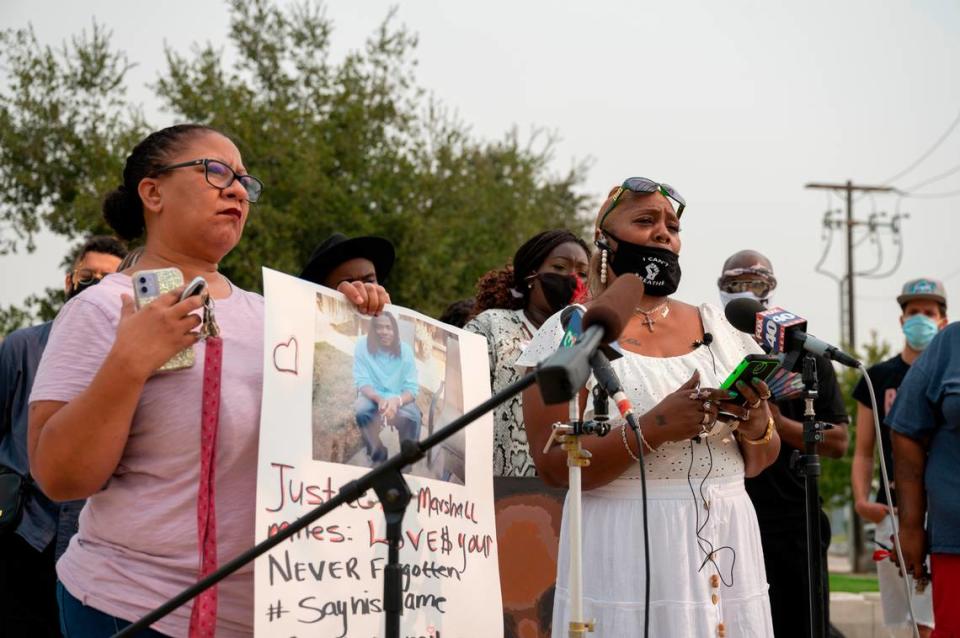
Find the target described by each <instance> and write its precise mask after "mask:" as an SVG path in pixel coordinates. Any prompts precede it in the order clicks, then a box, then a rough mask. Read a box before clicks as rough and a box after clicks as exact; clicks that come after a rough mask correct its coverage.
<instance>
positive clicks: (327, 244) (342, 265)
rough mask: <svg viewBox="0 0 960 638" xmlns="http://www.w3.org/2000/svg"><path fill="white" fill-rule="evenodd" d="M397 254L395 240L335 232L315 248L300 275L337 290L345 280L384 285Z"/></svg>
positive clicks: (302, 277)
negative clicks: (392, 242)
mask: <svg viewBox="0 0 960 638" xmlns="http://www.w3.org/2000/svg"><path fill="white" fill-rule="evenodd" d="M395 257H396V251H395V250H394V248H393V244H391V243H390V242H389V241H388V240H386V239H383V238H382V237H353V238H348V237H347V236H346V235H344V234H342V233H333V234H332V235H330V236H329V237H327V238H326V239H325V240H324V241H323V242H321V243H320V245H319V246H317V247H316V248H314V250H313V253H312V254H311V255H310V258H309V259H308V260H307V263H306V265H305V266H304V267H303V271H301V273H300V278H301V279H306V280H307V281H312V282H313V283H315V284H320V285H321V286H326V287H327V288H333V289H334V290H336V289H337V287H338V286H339V285H340V284H342V283H344V282H347V283H354V282H360V283H365V284H375V285H381V286H382V285H383V284H384V283H385V282H386V281H387V277H389V276H390V271H391V270H392V269H393V262H394V259H395ZM388 303H389V301H388Z"/></svg>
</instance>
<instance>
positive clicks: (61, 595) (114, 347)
mask: <svg viewBox="0 0 960 638" xmlns="http://www.w3.org/2000/svg"><path fill="white" fill-rule="evenodd" d="M262 189H263V185H262V183H261V182H260V181H259V180H258V179H257V178H255V177H253V176H252V175H250V174H249V173H248V172H247V170H246V168H245V167H244V162H243V159H242V157H241V154H240V150H239V149H238V148H237V146H236V145H235V144H234V142H233V141H232V140H231V139H230V138H229V137H227V136H226V135H224V134H223V133H220V132H219V131H217V130H215V129H212V128H210V127H208V126H204V125H198V124H178V125H175V126H170V127H167V128H164V129H161V130H159V131H155V132H153V133H151V134H150V135H148V136H147V137H146V138H144V139H143V140H141V141H140V142H139V143H138V144H137V145H136V146H135V147H134V148H133V150H132V151H131V153H130V155H129V156H128V157H127V159H126V163H125V165H124V169H123V181H122V183H121V185H120V186H119V187H118V188H117V189H115V190H113V191H111V192H110V193H109V194H108V195H107V196H106V198H105V200H104V205H103V212H104V217H105V218H106V220H107V222H108V223H109V224H110V225H111V227H112V228H113V229H114V230H115V231H116V232H117V234H118V235H119V236H121V237H123V238H125V239H127V240H131V241H132V240H135V239H137V238H139V237H140V236H141V235H144V234H145V235H146V241H145V244H144V251H143V254H142V255H141V257H140V260H139V261H138V262H137V264H136V266H135V269H136V270H138V271H142V270H154V269H164V268H176V269H178V270H180V272H181V274H182V275H183V278H184V281H192V280H193V279H194V278H195V277H197V276H202V277H203V278H204V279H205V280H206V282H207V291H208V294H209V300H210V302H211V303H212V305H213V314H214V316H215V318H216V323H217V325H218V326H219V337H220V338H219V340H218V341H213V342H211V341H209V340H206V341H203V340H201V335H200V333H199V331H198V329H199V328H200V325H201V322H202V319H201V317H200V316H199V314H200V313H198V312H197V311H198V310H199V309H200V307H201V305H202V304H204V303H205V301H206V300H205V299H204V298H203V297H201V296H200V295H195V296H191V297H188V298H186V299H183V300H181V299H180V294H181V292H182V289H177V290H174V291H171V292H168V293H164V294H161V295H159V296H158V297H157V298H156V299H155V300H154V301H152V302H151V303H149V304H148V305H145V306H143V307H142V308H140V309H139V310H137V309H135V306H134V302H133V298H132V296H131V293H133V281H132V279H131V276H130V275H131V272H130V271H125V272H123V273H116V274H113V275H108V276H107V277H105V278H104V279H103V281H102V282H101V283H100V284H99V285H97V286H95V287H94V288H92V289H90V290H88V291H87V292H86V293H85V294H83V295H80V296H78V297H77V298H75V299H72V300H71V301H70V302H69V303H67V305H66V306H64V308H63V310H62V311H61V312H60V315H59V316H58V317H57V319H56V321H55V322H54V326H53V329H52V331H51V334H50V340H49V342H48V344H47V348H46V351H45V352H44V356H43V359H42V360H41V362H40V367H39V369H38V370H37V376H36V380H35V382H34V387H33V392H32V393H31V395H30V416H29V438H28V449H29V454H30V466H31V468H32V470H33V474H34V477H35V478H36V480H37V483H38V484H39V485H40V486H41V488H42V489H43V490H44V491H45V492H46V493H47V494H48V495H49V496H50V497H51V498H53V499H55V500H67V499H76V498H87V504H86V505H85V507H84V509H83V511H82V513H81V515H80V531H79V533H78V534H77V535H76V536H74V538H73V539H72V540H71V542H70V546H69V547H68V548H67V551H66V553H65V554H64V555H63V557H62V558H61V559H60V560H59V561H58V562H57V576H58V578H59V582H58V586H57V596H58V602H59V606H60V622H61V627H62V628H63V630H64V632H65V633H66V634H67V635H69V636H70V637H71V638H100V637H102V636H107V635H112V634H114V633H116V631H117V630H118V629H122V628H124V627H127V626H129V624H130V623H131V621H135V620H136V619H138V618H140V617H141V616H143V615H144V614H146V613H147V612H149V611H151V610H153V609H154V608H156V607H158V606H159V605H161V604H162V603H164V602H166V601H167V600H168V599H170V598H172V597H173V596H175V595H176V594H178V593H180V592H181V591H182V590H183V589H185V588H186V587H188V586H189V585H191V584H193V583H194V582H196V581H197V580H198V579H199V578H200V577H202V576H204V575H206V574H208V573H210V572H212V571H213V570H214V569H215V568H216V567H217V565H218V564H219V563H218V560H228V559H230V558H233V557H235V556H237V555H239V554H240V553H241V552H242V551H244V550H246V549H248V548H249V547H250V546H252V545H253V543H254V538H255V534H254V508H253V507H252V504H253V499H254V494H255V492H256V474H257V449H258V438H259V430H260V401H261V396H262V387H263V347H264V346H263V320H264V305H263V297H261V296H260V295H258V294H255V293H252V292H248V291H245V290H242V289H240V288H238V287H237V286H235V285H234V284H233V283H232V282H231V281H230V280H229V279H228V278H227V277H226V276H224V275H223V274H222V273H220V271H219V264H220V261H221V260H222V259H223V258H224V257H225V256H226V255H227V254H228V253H229V252H230V251H231V250H232V249H233V248H234V247H235V246H236V245H237V243H238V242H239V241H240V238H241V236H242V234H243V229H244V226H245V224H246V221H247V217H248V215H250V214H252V210H251V204H252V203H253V202H256V201H257V200H258V199H259V198H260V195H261V194H262ZM338 290H339V291H340V292H341V293H343V294H344V295H345V296H346V297H347V299H348V300H349V301H350V302H351V303H352V304H353V305H355V306H357V307H358V308H360V309H362V311H364V312H366V313H368V314H374V315H375V314H377V313H379V312H380V310H382V308H383V304H384V295H383V294H382V293H383V289H382V288H380V287H379V286H377V285H375V284H363V283H344V284H342V285H340V286H339V288H338ZM204 297H205V296H204ZM210 344H213V347H212V348H209V347H208V345H210ZM221 347H222V361H221V362H218V361H217V359H218V356H217V353H218V352H219V351H220V348H221ZM186 348H192V349H193V350H194V352H195V361H196V363H195V364H194V365H193V366H192V367H187V368H184V369H180V370H173V371H164V372H158V368H160V367H161V366H162V365H164V364H165V363H166V362H167V361H169V360H170V359H171V357H173V356H174V355H176V354H177V353H179V352H180V351H182V350H184V349H186ZM208 354H210V355H211V361H212V362H213V363H212V365H211V366H208V365H207V364H206V357H207V355H208ZM218 363H219V364H220V365H218ZM214 370H216V371H217V373H216V374H209V376H208V374H206V373H211V372H212V371H214ZM217 378H219V380H220V383H219V386H220V387H219V395H220V396H219V406H221V409H219V410H216V411H210V410H211V408H212V405H213V404H212V403H211V402H210V401H209V400H208V399H210V398H212V397H215V396H216V395H215V394H213V392H211V391H210V390H211V388H210V386H209V385H207V383H208V381H209V380H210V379H212V380H216V379H217ZM205 386H206V387H205ZM204 390H208V391H207V392H204ZM211 426H212V427H211ZM211 430H213V431H212V432H211ZM201 467H204V468H208V469H210V470H211V471H212V470H213V468H215V472H213V477H215V478H212V480H211V474H208V473H202V472H201ZM202 477H206V479H207V480H205V481H201V478H202ZM214 505H215V508H214ZM198 519H199V520H203V521H207V522H208V524H207V525H206V526H203V527H201V526H198ZM198 534H199V538H198ZM201 538H202V539H203V542H202V543H201V542H200V539H201ZM216 588H217V589H216V593H214V591H212V590H211V591H209V592H207V593H204V594H201V595H200V596H199V597H198V598H196V599H194V601H192V602H191V603H190V604H188V605H184V606H182V607H179V608H177V609H176V610H174V611H173V612H172V613H171V614H170V615H168V616H166V617H165V618H163V619H162V620H159V621H157V622H156V623H154V624H153V626H152V627H151V629H149V630H146V631H144V632H141V634H140V635H141V636H145V637H147V638H150V637H156V636H163V635H170V636H186V635H188V633H192V631H191V627H192V628H194V629H197V630H202V631H203V632H204V635H212V634H213V632H214V631H215V632H216V635H217V636H218V638H232V637H239V636H249V635H251V634H252V632H253V565H252V564H251V565H247V566H246V567H244V568H241V569H240V570H238V571H237V572H235V573H234V574H232V575H231V576H229V577H228V578H226V579H224V580H223V581H221V582H220V583H218V584H217V585H216Z"/></svg>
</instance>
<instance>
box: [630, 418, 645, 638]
mask: <svg viewBox="0 0 960 638" xmlns="http://www.w3.org/2000/svg"><path fill="white" fill-rule="evenodd" d="M627 425H629V426H630V429H631V430H633V436H634V438H635V439H636V440H637V450H638V451H639V452H640V453H639V454H637V462H638V463H639V464H640V506H641V508H642V511H643V583H644V584H643V638H647V636H648V635H649V632H650V534H649V528H648V526H647V470H646V468H645V466H644V463H643V457H644V456H646V454H645V452H644V445H643V439H642V438H641V436H640V423H639V422H638V421H637V417H636V415H635V414H634V413H633V412H630V413H628V414H627Z"/></svg>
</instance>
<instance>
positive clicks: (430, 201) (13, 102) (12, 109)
mask: <svg viewBox="0 0 960 638" xmlns="http://www.w3.org/2000/svg"><path fill="white" fill-rule="evenodd" d="M228 5H229V15H230V32H229V48H230V50H231V55H230V56H225V55H224V53H225V52H224V51H222V50H219V49H216V48H214V47H212V46H210V45H207V46H206V47H203V48H199V49H194V50H193V51H192V52H191V53H190V54H189V55H185V54H182V53H179V52H177V51H174V50H171V49H168V50H167V52H166V58H167V66H168V68H167V70H166V72H165V73H163V74H162V76H161V77H160V78H158V80H157V82H156V83H155V84H154V85H153V88H154V90H155V92H156V95H157V97H158V98H159V100H160V101H161V103H162V104H163V106H164V107H165V108H166V109H167V110H168V111H170V112H171V113H172V114H174V116H175V119H177V120H178V121H194V122H200V123H204V124H208V125H212V126H214V127H216V128H218V129H220V130H223V131H224V132H226V133H227V134H229V135H230V136H231V137H232V138H233V139H234V140H235V141H236V142H237V144H238V147H239V148H240V151H241V153H242V154H243V157H244V163H245V165H246V166H247V169H248V170H249V171H250V172H251V173H253V174H254V175H256V176H257V177H259V178H260V179H262V180H263V182H264V184H265V185H266V188H265V190H264V196H263V198H262V199H261V201H260V202H258V203H257V204H256V205H254V207H253V210H252V212H251V215H250V218H249V221H248V223H247V227H246V230H245V235H244V238H243V240H242V241H241V242H240V244H239V245H238V246H237V248H236V249H235V250H234V251H233V252H232V253H231V254H230V255H228V256H227V258H226V259H225V260H224V262H223V264H222V268H223V270H224V272H225V273H227V274H228V275H229V276H230V277H231V278H232V279H233V280H234V281H235V282H236V283H238V284H239V285H240V286H243V287H245V288H249V289H254V290H259V289H260V281H261V275H260V268H261V266H264V265H266V266H269V267H271V268H275V269H277V270H281V271H285V272H289V273H293V274H296V273H298V272H299V271H300V268H301V267H302V265H303V264H304V262H305V261H306V258H307V256H308V255H309V254H310V252H311V250H312V249H313V248H314V247H315V246H316V245H317V244H318V243H320V242H321V241H322V240H323V239H325V238H326V237H327V236H328V235H329V234H330V233H332V232H334V231H340V232H343V233H346V234H348V235H357V234H377V235H381V236H384V237H387V238H388V239H390V240H391V241H392V242H394V244H395V245H396V246H397V249H398V251H397V252H398V263H397V266H396V267H395V269H394V272H393V275H392V276H391V280H390V281H389V282H388V287H389V289H390V291H391V294H392V296H393V298H394V301H395V302H397V303H401V304H403V305H406V306H410V307H413V308H416V309H418V310H421V311H424V312H427V313H430V314H438V313H439V312H440V311H441V310H442V309H443V308H444V307H445V306H446V305H447V304H448V303H450V302H452V301H454V300H456V299H459V298H463V297H467V296H471V295H472V294H473V286H474V283H475V282H476V280H477V278H478V277H479V276H480V275H481V274H483V273H484V272H485V271H487V270H489V269H491V268H494V267H499V266H502V265H503V264H505V263H506V262H508V261H509V258H510V256H511V255H512V254H513V252H514V250H515V249H516V248H517V246H519V245H520V244H521V243H522V242H523V241H524V240H525V239H527V238H528V237H529V236H531V235H533V234H535V233H536V232H539V231H541V230H544V229H547V228H555V227H568V228H570V229H571V230H573V231H574V232H584V231H585V229H586V223H585V217H584V216H583V215H582V214H581V213H582V211H583V208H584V205H585V196H584V195H582V194H580V193H578V192H577V188H578V187H579V186H580V185H581V183H582V179H583V176H584V173H585V170H586V166H585V165H583V164H578V165H575V166H573V167H572V168H571V169H570V170H569V171H567V172H566V173H565V174H562V175H554V174H552V172H551V168H550V167H551V164H552V161H553V157H552V151H553V148H554V143H555V139H554V138H553V137H552V136H550V135H547V134H544V133H542V132H534V133H533V134H532V135H530V137H529V140H526V141H521V139H520V136H519V135H518V134H517V132H516V131H511V132H508V133H507V134H505V135H504V136H503V138H502V139H501V140H496V141H486V140H477V139H475V138H474V137H473V136H472V135H471V134H470V132H469V129H468V127H467V125H466V124H464V123H463V122H460V121H459V120H457V119H456V118H454V117H451V116H450V115H449V114H448V113H447V111H446V110H445V109H444V108H443V106H442V105H441V104H439V103H438V101H437V100H436V99H434V98H432V97H430V96H427V95H426V94H425V92H424V91H423V90H422V89H421V88H419V87H418V86H417V84H416V81H415V77H414V73H413V70H414V67H415V59H414V57H413V52H414V49H415V47H416V37H415V36H414V35H413V34H411V33H410V32H409V31H407V30H406V29H405V28H403V27H397V26H395V25H394V22H395V19H394V15H393V13H391V14H389V15H388V16H387V17H386V19H385V20H384V21H383V23H382V24H381V26H380V27H379V28H378V29H376V30H375V32H374V33H373V34H372V35H371V36H370V37H369V39H368V40H367V42H366V43H365V44H364V46H363V47H362V48H361V49H359V50H354V51H351V52H350V53H348V54H347V55H346V56H345V57H343V59H342V60H337V61H334V60H333V59H332V55H331V34H332V32H333V25H332V23H331V21H330V20H329V19H328V18H327V17H326V15H325V13H324V11H323V10H322V8H321V7H320V6H319V5H317V4H316V3H314V2H305V3H302V4H294V5H292V6H287V7H279V6H277V5H275V4H273V3H272V2H271V1H270V0H252V1H249V2H247V1H244V2H241V1H239V0H230V1H229V2H228ZM0 38H2V44H3V48H4V49H5V52H3V53H0V56H3V60H2V62H3V63H4V64H5V65H7V66H10V67H11V69H12V70H13V72H12V73H11V77H12V78H13V81H12V82H11V84H10V85H9V86H8V87H6V89H4V91H3V93H2V94H0V124H3V126H0V221H2V222H4V223H6V224H7V225H8V226H10V227H11V229H13V230H14V231H16V235H17V237H18V238H20V239H22V240H26V242H27V247H28V249H29V248H30V247H31V245H32V244H31V240H32V238H33V235H34V234H35V233H36V232H37V231H38V230H39V229H40V228H41V227H42V226H44V225H45V226H47V227H49V228H51V229H52V230H53V231H54V232H57V233H60V234H63V235H67V236H69V237H79V236H80V235H81V234H83V233H87V232H102V231H104V230H105V228H104V227H103V222H102V221H101V218H100V213H99V206H100V201H101V198H102V196H103V194H104V193H106V192H107V191H108V190H109V189H111V188H113V187H115V186H116V184H117V182H118V181H119V179H120V174H121V168H122V162H123V159H124V157H125V155H126V153H128V152H129V149H130V148H131V147H132V146H133V143H135V140H136V139H138V137H140V136H142V134H143V133H144V132H145V130H146V129H147V128H149V127H146V125H145V123H144V122H143V121H142V119H141V118H140V117H139V116H138V115H137V111H135V110H133V109H132V108H131V107H130V106H129V105H128V104H127V103H126V102H125V101H124V99H123V95H124V93H123V86H124V85H123V82H124V77H125V74H126V71H127V70H128V69H129V68H130V64H129V63H128V62H127V58H126V56H125V55H123V54H121V53H115V52H112V51H111V50H110V47H109V37H108V34H107V33H106V32H105V31H104V30H103V29H102V28H101V27H98V26H96V25H94V28H93V35H92V36H90V37H87V36H86V35H85V34H84V35H83V36H81V37H79V38H75V39H74V40H73V41H72V44H71V45H70V46H65V47H64V48H63V50H62V51H61V52H59V53H58V52H55V51H53V50H52V49H50V48H43V47H41V46H40V45H39V43H38V42H37V41H36V37H35V36H34V35H33V33H32V31H29V30H27V31H6V32H3V33H2V35H0ZM225 59H232V60H234V61H233V62H231V63H230V64H227V63H226V62H225V61H224V60H225ZM47 95H49V96H51V98H50V99H45V97H46V96H47ZM4 247H5V249H6V250H15V249H16V248H17V243H16V242H14V241H8V242H6V244H5V245H4Z"/></svg>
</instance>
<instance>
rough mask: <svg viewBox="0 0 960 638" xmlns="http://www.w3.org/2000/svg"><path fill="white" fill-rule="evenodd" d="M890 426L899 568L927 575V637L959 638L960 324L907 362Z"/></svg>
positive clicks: (923, 578)
mask: <svg viewBox="0 0 960 638" xmlns="http://www.w3.org/2000/svg"><path fill="white" fill-rule="evenodd" d="M887 425H888V426H889V427H890V428H891V429H892V430H893V434H892V436H891V442H892V444H893V458H894V461H895V463H896V478H897V481H896V482H897V505H898V517H899V522H900V544H901V547H902V549H903V560H904V571H906V572H907V573H909V574H911V575H912V576H913V577H914V578H915V579H916V580H917V581H926V580H927V579H928V578H929V577H930V576H932V580H933V582H932V585H933V587H932V598H933V618H934V620H935V621H936V627H935V628H934V630H933V633H932V636H933V638H956V637H957V636H960V606H958V605H957V600H958V599H957V593H958V592H960V472H958V471H957V468H958V467H960V324H956V323H954V324H952V325H949V326H947V327H946V328H944V329H943V330H942V331H941V332H940V333H939V334H938V335H937V336H935V337H934V338H933V341H931V342H930V345H929V347H927V348H926V350H925V351H924V353H923V355H922V356H920V358H919V359H917V361H916V363H914V364H913V365H912V366H911V367H910V370H909V371H908V372H907V374H906V376H905V377H904V378H903V382H902V383H901V384H900V390H899V392H897V399H896V402H895V403H894V404H893V408H892V409H891V410H890V413H889V414H888V415H887ZM925 522H926V524H925ZM924 528H926V530H925V529H924ZM928 552H929V554H930V560H929V571H927V560H926V556H927V553H928Z"/></svg>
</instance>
